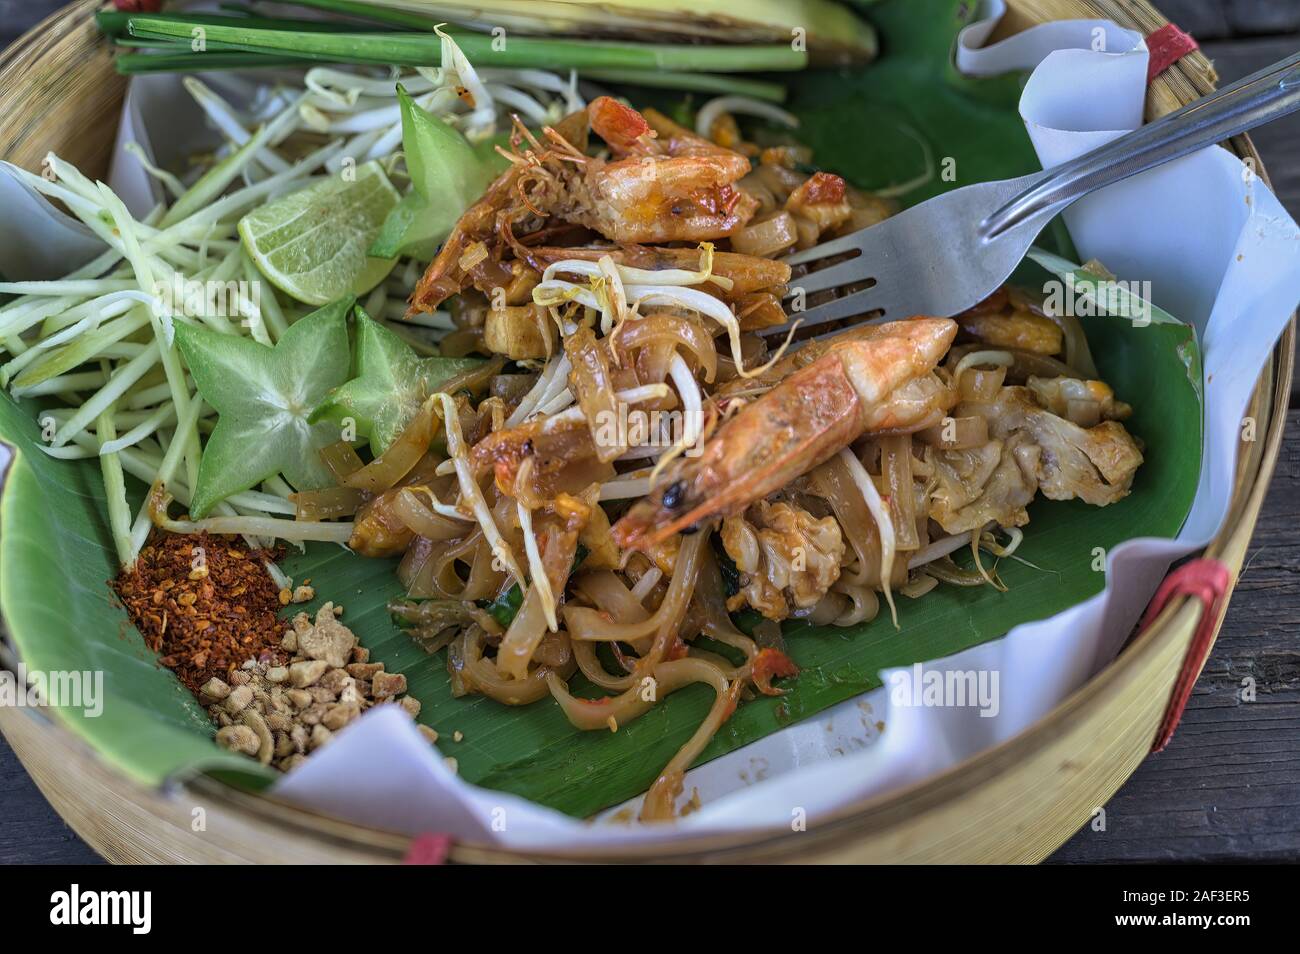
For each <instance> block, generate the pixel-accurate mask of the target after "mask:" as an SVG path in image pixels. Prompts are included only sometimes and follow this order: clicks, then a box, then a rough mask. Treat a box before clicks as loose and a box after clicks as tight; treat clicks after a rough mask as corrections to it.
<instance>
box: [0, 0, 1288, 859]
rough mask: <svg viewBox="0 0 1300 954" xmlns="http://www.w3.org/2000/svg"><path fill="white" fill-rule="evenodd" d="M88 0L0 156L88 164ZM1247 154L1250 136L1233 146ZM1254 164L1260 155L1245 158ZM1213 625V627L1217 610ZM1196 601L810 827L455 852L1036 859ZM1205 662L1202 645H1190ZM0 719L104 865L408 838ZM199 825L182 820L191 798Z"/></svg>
mask: <svg viewBox="0 0 1300 954" xmlns="http://www.w3.org/2000/svg"><path fill="white" fill-rule="evenodd" d="M97 6H98V3H97V2H96V0H78V2H75V3H71V4H69V5H68V6H67V7H66V8H64V9H63V10H62V11H61V12H59V13H57V14H55V15H54V16H52V17H50V18H49V19H47V20H46V21H45V22H43V23H41V24H40V25H39V26H37V27H36V28H35V29H33V30H32V31H31V32H29V33H27V34H26V35H25V36H23V37H22V38H20V39H19V40H18V41H17V42H16V43H14V44H13V45H12V46H11V47H9V49H8V50H6V51H4V53H3V54H0V117H3V118H4V121H3V125H2V126H0V157H3V158H5V159H8V160H10V161H12V162H15V163H18V164H20V165H23V166H25V167H27V168H37V167H39V164H40V161H41V158H42V157H43V156H44V155H45V153H46V152H47V151H49V150H51V149H53V150H55V151H57V152H58V153H59V154H60V155H61V156H63V157H64V158H65V159H68V160H70V161H72V162H74V163H76V164H77V165H78V166H79V167H80V168H82V169H84V170H86V171H87V172H88V173H91V174H96V173H98V174H100V175H102V174H103V172H104V170H105V169H106V167H107V163H108V158H109V155H110V152H111V149H112V144H113V137H114V132H115V130H116V126H117V117H118V113H119V110H120V107H121V101H122V96H123V93H124V91H125V86H126V83H125V79H124V78H123V77H120V76H118V75H117V74H116V73H115V72H114V70H113V68H112V63H111V59H110V53H109V49H108V46H107V44H106V43H104V42H103V41H102V40H101V39H100V38H99V36H98V34H97V32H96V30H95V26H94V22H93V19H92V17H93V13H94V10H95V8H96V7H97ZM1009 6H1010V7H1011V11H1010V14H1009V17H1008V20H1009V22H1008V23H1006V24H1004V26H1003V27H1002V32H1003V33H1006V32H1014V31H1015V30H1017V29H1021V28H1023V27H1026V26H1029V25H1031V24H1033V23H1037V22H1042V21H1044V20H1052V19H1074V18H1106V19H1110V20H1114V21H1115V22H1116V23H1118V24H1120V25H1121V26H1124V27H1128V28H1131V29H1136V30H1140V31H1141V32H1142V33H1143V34H1144V35H1147V34H1149V33H1151V31H1153V30H1155V29H1156V28H1158V27H1160V26H1163V25H1164V24H1165V22H1166V21H1165V19H1164V18H1163V17H1162V16H1161V15H1160V14H1159V13H1158V12H1157V11H1156V10H1155V9H1154V8H1153V7H1152V6H1151V5H1150V4H1148V3H1146V2H1144V0H1010V4H1009ZM1215 79H1216V77H1215V75H1214V71H1213V68H1212V67H1211V66H1210V63H1209V61H1208V60H1206V59H1205V57H1204V56H1202V55H1201V54H1200V53H1199V52H1197V53H1192V54H1190V55H1188V56H1186V57H1184V58H1183V59H1182V60H1180V61H1179V62H1178V63H1176V64H1175V65H1174V66H1173V67H1171V68H1170V69H1169V70H1166V71H1165V72H1164V73H1163V74H1162V75H1161V76H1160V77H1158V78H1157V79H1156V80H1155V82H1154V83H1153V84H1152V86H1151V89H1150V92H1149V95H1148V99H1147V113H1148V118H1153V117H1155V116H1160V115H1162V114H1164V113H1166V112H1169V111H1171V110H1173V109H1176V108H1177V107H1178V106H1180V105H1182V104H1183V103H1186V102H1187V101H1189V100H1191V99H1194V98H1196V97H1197V96H1200V95H1203V94H1204V93H1206V92H1209V91H1210V90H1211V89H1213V88H1214V83H1215ZM1230 145H1231V147H1232V148H1233V149H1234V150H1235V151H1236V152H1237V153H1238V154H1239V155H1241V156H1243V157H1253V158H1254V159H1255V160H1256V163H1257V164H1258V161H1259V157H1258V155H1257V154H1256V153H1255V151H1254V147H1253V146H1252V145H1251V143H1250V140H1249V138H1248V137H1245V136H1242V137H1239V138H1238V139H1236V140H1233V142H1232V143H1231V144H1230ZM1257 168H1259V169H1260V170H1261V172H1262V166H1259V165H1257ZM1294 341H1295V320H1294V317H1293V318H1292V322H1291V323H1290V324H1289V325H1288V327H1287V330H1286V332H1285V334H1284V335H1283V336H1282V339H1281V340H1280V341H1279V343H1278V345H1277V347H1276V349H1275V350H1274V352H1273V355H1272V357H1271V358H1270V360H1269V362H1268V363H1267V364H1266V365H1265V367H1264V369H1263V371H1262V373H1261V374H1260V378H1259V381H1258V384H1257V385H1256V388H1255V392H1254V396H1253V398H1252V402H1251V405H1250V407H1249V409H1248V410H1247V414H1249V415H1251V416H1253V417H1254V418H1255V420H1256V422H1257V425H1258V426H1257V434H1258V435H1259V439H1257V440H1256V441H1254V442H1250V443H1243V444H1242V445H1241V448H1240V455H1239V460H1238V465H1237V472H1236V480H1235V489H1234V494H1233V498H1232V503H1231V507H1230V511H1229V514H1228V518H1227V520H1226V521H1225V523H1224V527H1225V529H1224V531H1223V532H1222V533H1221V534H1220V535H1219V536H1218V537H1217V538H1216V539H1215V540H1214V541H1213V542H1212V543H1211V544H1210V545H1209V547H1207V548H1206V550H1205V552H1204V554H1203V555H1204V556H1205V557H1209V558H1212V559H1214V560H1217V561H1219V562H1221V563H1222V564H1223V565H1224V566H1226V567H1227V568H1228V570H1229V571H1230V573H1231V574H1232V580H1231V582H1232V584H1235V582H1236V574H1237V572H1238V571H1239V570H1240V568H1241V563H1242V559H1243V556H1244V554H1245V551H1246V546H1247V544H1248V543H1249V541H1250V537H1251V533H1252V531H1253V529H1254V526H1255V520H1256V518H1257V517H1258V515H1259V510H1260V506H1261V504H1262V503H1263V499H1264V494H1265V491H1266V490H1267V488H1268V483H1269V479H1270V478H1271V476H1272V473H1273V466H1274V463H1275V462H1276V460H1277V455H1278V449H1279V446H1280V444H1281V439H1282V428H1283V425H1284V423H1285V416H1286V402H1287V395H1288V393H1289V391H1290V382H1291V370H1292V369H1291V366H1292V355H1293V351H1294ZM1225 606H1226V600H1225V601H1223V606H1220V607H1219V610H1218V618H1216V619H1215V620H1214V621H1213V626H1214V631H1215V632H1216V633H1217V630H1218V626H1219V624H1220V623H1221V622H1222V610H1223V608H1224V607H1225ZM1202 612H1203V610H1202V605H1201V603H1200V602H1199V601H1197V600H1191V599H1187V598H1185V597H1182V596H1176V597H1175V598H1174V599H1172V600H1171V601H1170V602H1169V603H1168V604H1167V605H1166V607H1165V608H1164V610H1163V611H1162V612H1161V613H1160V614H1159V616H1158V617H1157V618H1156V619H1155V621H1154V623H1153V624H1152V625H1150V626H1148V627H1147V628H1146V629H1145V630H1144V631H1143V632H1142V633H1141V634H1140V635H1139V636H1137V637H1136V638H1135V639H1133V640H1132V641H1131V642H1130V644H1129V645H1128V647H1127V648H1126V649H1125V650H1124V652H1123V653H1122V654H1121V655H1120V656H1119V657H1118V658H1117V659H1116V660H1115V661H1114V662H1112V663H1111V664H1110V665H1109V666H1108V667H1106V669H1104V670H1103V671H1102V672H1101V673H1099V674H1098V675H1097V676H1096V677H1095V678H1093V679H1092V680H1091V681H1090V682H1089V683H1087V684H1086V685H1085V686H1083V687H1082V688H1081V689H1079V690H1078V691H1077V692H1075V693H1074V694H1073V695H1072V696H1070V697H1069V698H1068V699H1066V700H1065V701H1064V702H1062V703H1061V704H1060V705H1059V706H1057V707H1056V709H1055V710H1053V711H1052V712H1051V713H1050V714H1049V715H1047V716H1046V717H1045V718H1043V719H1042V720H1041V721H1040V722H1038V723H1037V724H1036V725H1035V726H1034V727H1032V728H1031V729H1029V730H1027V731H1026V732H1024V733H1022V734H1021V735H1020V736H1018V737H1016V738H1014V739H1012V740H1010V741H1008V742H1006V743H1004V744H1003V745H1000V746H998V747H997V748H995V749H992V750H990V751H987V752H985V753H983V754H981V755H979V756H977V757H975V758H973V759H970V760H968V761H967V762H965V763H963V764H961V765H958V766H956V767H954V768H953V769H951V770H949V771H947V772H945V773H943V774H941V775H939V776H936V777H933V778H930V779H928V780H926V781H925V782H922V783H920V784H917V785H914V786H911V787H910V788H908V789H906V790H904V791H900V792H894V793H891V794H889V795H887V796H885V797H879V798H873V799H869V800H866V801H863V802H861V803H859V804H855V805H852V806H849V807H848V808H846V809H845V810H844V811H843V812H841V813H840V814H839V815H837V816H836V817H834V818H831V819H826V820H823V821H821V822H819V823H818V824H817V825H815V826H813V827H812V828H810V829H809V830H808V831H806V832H799V833H793V832H791V833H785V834H780V833H778V834H775V835H774V834H743V833H742V834H735V835H729V836H715V837H706V838H699V839H696V840H694V841H692V842H689V843H686V844H681V843H679V844H675V845H673V846H672V847H671V849H665V848H662V847H654V846H645V847H639V848H635V849H621V850H620V851H617V852H605V853H600V854H596V853H592V852H589V851H587V852H582V853H579V852H573V853H567V854H565V853H557V854H550V855H541V854H535V853H533V854H524V853H513V852H507V851H502V850H498V849H492V848H484V847H476V846H471V845H454V846H452V848H451V853H450V859H451V860H452V861H463V862H494V863H504V862H547V861H561V862H562V861H592V860H607V861H664V862H720V861H722V862H736V861H743V862H784V861H791V862H950V863H972V862H1036V861H1040V860H1042V859H1043V858H1045V857H1047V856H1048V855H1049V854H1051V853H1052V852H1053V851H1054V850H1055V849H1056V848H1057V847H1059V846H1060V845H1061V844H1062V843H1063V842H1064V841H1065V840H1066V839H1067V838H1068V837H1069V836H1070V835H1071V834H1073V833H1074V832H1075V831H1076V830H1077V829H1078V828H1079V827H1080V826H1081V825H1083V824H1084V823H1085V822H1087V821H1088V820H1089V819H1090V818H1091V817H1092V815H1093V812H1094V811H1095V809H1096V808H1097V807H1098V806H1101V805H1104V804H1105V803H1106V802H1107V801H1108V800H1109V799H1110V797H1111V796H1112V795H1113V794H1114V793H1115V791H1116V790H1117V789H1118V788H1119V787H1120V785H1122V784H1123V782H1124V781H1125V779H1127V778H1128V777H1129V775H1130V774H1131V773H1132V772H1133V770H1134V769H1136V768H1137V766H1138V764H1139V763H1140V762H1141V761H1142V759H1143V758H1144V757H1145V756H1146V755H1147V753H1148V752H1149V751H1150V749H1151V747H1152V743H1153V740H1155V738H1156V737H1157V734H1158V732H1159V729H1160V725H1161V722H1162V719H1163V717H1164V715H1165V712H1166V710H1167V708H1168V707H1169V701H1170V698H1171V695H1172V693H1173V691H1174V684H1175V681H1176V679H1177V677H1178V674H1179V672H1180V670H1181V669H1182V667H1183V663H1184V660H1185V658H1186V657H1187V656H1188V650H1189V647H1190V646H1191V644H1192V640H1193V635H1194V633H1195V631H1196V629H1197V627H1198V624H1199V623H1200V622H1201V615H1202ZM1202 658H1203V657H1202ZM0 731H3V733H4V735H5V737H6V738H7V739H8V740H9V743H10V745H12V746H13V748H14V751H15V752H16V753H17V754H18V757H19V758H20V759H21V760H22V762H23V764H24V765H25V766H26V768H27V770H28V772H30V773H31V776H32V778H34V779H35V780H36V784H37V785H38V786H39V787H40V789H41V791H42V792H44V794H45V796H46V797H47V798H48V799H49V800H50V802H51V803H52V804H53V805H54V807H55V808H56V809H57V810H58V811H59V813H60V814H61V815H62V816H63V817H64V818H65V819H66V820H67V822H68V823H69V824H70V825H71V826H72V827H73V828H74V829H75V830H76V831H77V833H78V834H79V835H81V837H82V838H84V839H85V840H86V841H87V842H89V843H90V844H91V845H92V846H93V847H94V848H95V849H96V850H97V851H99V852H100V853H101V854H102V855H104V857H106V858H107V859H109V860H110V861H114V862H199V863H215V862H290V863H349V862H396V861H400V860H402V859H403V857H405V855H406V853H407V850H408V848H409V845H410V842H409V839H407V838H405V837H403V836H400V835H395V834H392V833H390V832H383V831H377V830H374V829H371V828H366V827H362V826H358V825H352V824H348V823H344V822H339V821H336V820H333V819H330V818H325V817H322V816H319V815H315V814H312V813H309V812H305V811H302V810H300V809H297V808H294V807H292V806H289V805H286V804H283V803H279V802H276V801H274V800H272V799H269V798H266V797H262V796H256V795H251V794H248V793H246V792H243V791H239V790H236V789H234V788H231V787H228V786H225V785H222V784H220V783H218V782H215V781H213V780H211V779H199V780H196V781H193V782H189V783H184V784H180V785H177V786H175V787H172V788H170V789H168V790H165V791H159V790H154V789H145V788H141V787H139V786H137V785H135V784H134V783H132V782H130V781H128V780H127V779H125V778H124V777H122V776H120V775H118V774H116V773H115V772H114V771H113V770H112V769H110V768H109V767H107V766H106V765H105V764H104V763H103V762H101V761H100V760H99V759H98V758H97V757H96V756H95V754H94V753H93V752H92V751H90V750H89V749H88V747H87V746H86V745H85V744H84V743H82V742H81V741H80V740H79V739H77V738H76V737H74V736H73V735H72V734H71V733H70V732H69V731H68V730H66V729H65V728H63V727H62V726H61V725H59V724H57V723H56V722H54V721H51V719H50V718H49V717H48V716H47V715H45V714H43V713H41V712H39V711H36V710H32V709H26V708H0ZM197 807H201V808H203V809H204V811H205V812H206V820H207V824H206V830H205V831H203V832H194V831H192V830H191V820H192V818H193V814H192V813H193V811H194V809H195V808H197Z"/></svg>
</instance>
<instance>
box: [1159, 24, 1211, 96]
mask: <svg viewBox="0 0 1300 954" xmlns="http://www.w3.org/2000/svg"><path fill="white" fill-rule="evenodd" d="M1147 49H1148V50H1150V51H1151V58H1150V59H1149V60H1148V61H1147V82H1148V83H1150V82H1151V81H1152V80H1153V79H1155V78H1156V77H1157V76H1159V75H1160V74H1161V73H1163V72H1164V71H1165V70H1167V69H1169V67H1171V66H1173V65H1174V64H1175V63H1177V62H1178V61H1179V60H1181V59H1182V58H1183V57H1184V56H1186V55H1187V54H1188V53H1190V52H1192V50H1199V49H1200V47H1199V46H1197V44H1196V41H1195V40H1194V39H1192V35H1191V34H1190V33H1184V32H1183V31H1182V30H1180V29H1178V27H1176V26H1174V25H1173V24H1172V23H1166V24H1165V25H1164V26H1162V27H1161V28H1160V29H1158V30H1155V31H1154V32H1152V34H1151V35H1150V36H1148V37H1147Z"/></svg>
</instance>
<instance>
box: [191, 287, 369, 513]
mask: <svg viewBox="0 0 1300 954" xmlns="http://www.w3.org/2000/svg"><path fill="white" fill-rule="evenodd" d="M352 305H353V299H351V298H344V299H341V300H340V301H337V302H335V303H334V304H332V305H327V306H326V307H324V308H321V309H319V310H317V311H314V312H312V313H311V314H310V315H307V316H306V317H305V318H301V319H299V320H298V321H297V322H295V323H294V324H292V325H290V326H289V330H288V331H286V332H285V333H284V336H283V337H281V339H280V340H279V342H278V343H277V344H276V345H275V347H274V348H268V347H267V346H266V345H263V344H258V343H257V342H256V341H252V340H250V339H248V338H241V337H236V336H235V335H226V334H221V333H219V332H216V331H210V330H209V329H207V328H199V327H195V326H194V325H187V324H179V323H178V324H177V325H176V343H177V346H178V347H179V348H180V350H181V354H182V355H183V356H184V357H185V363H186V364H187V365H188V366H189V369H190V374H192V375H193V376H194V383H195V385H196V386H197V387H198V389H199V393H200V394H201V395H202V396H203V399H204V400H205V401H207V402H208V404H210V405H211V406H212V407H213V408H215V409H216V411H217V413H218V414H219V415H220V417H219V418H218V420H217V426H216V428H215V429H214V430H213V432H212V436H211V437H209V438H208V443H207V446H206V447H205V448H204V451H203V459H202V462H201V463H200V464H199V479H198V486H197V487H196V488H195V489H194V495H193V499H192V500H191V502H190V513H191V515H192V516H194V517H195V518H198V517H202V516H204V515H205V514H207V512H208V511H209V510H211V509H212V507H213V506H214V505H215V504H216V503H218V502H219V501H221V500H224V499H225V498H226V497H229V496H230V495H231V494H236V493H239V492H240V491H244V490H248V489H249V488H250V487H254V486H256V485H257V484H259V483H261V482H262V481H263V480H266V479H268V478H270V477H274V476H275V475H276V474H283V475H284V477H285V479H286V480H288V481H289V483H291V484H292V485H293V486H294V487H295V488H296V489H298V490H309V489H312V488H316V487H324V486H328V485H329V484H332V483H333V482H334V479H333V476H332V475H331V474H330V472H329V470H328V469H327V468H326V467H325V464H324V463H323V462H322V461H321V459H320V455H319V453H318V452H319V450H320V448H322V447H325V446H326V445H328V444H332V443H334V442H336V441H337V440H338V439H339V429H338V427H337V426H335V425H332V424H312V423H311V422H310V421H309V420H308V418H309V416H310V414H311V412H312V410H313V409H314V408H315V407H316V406H317V405H318V404H320V402H321V401H322V400H323V399H324V397H325V395H326V393H327V392H328V391H329V390H330V389H331V388H334V387H337V386H338V385H340V384H342V383H343V381H344V380H346V378H347V376H348V367H349V365H350V363H351V362H350V360H349V355H348V332H347V316H348V312H349V311H350V310H351V309H352Z"/></svg>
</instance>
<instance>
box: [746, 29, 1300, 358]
mask: <svg viewBox="0 0 1300 954" xmlns="http://www.w3.org/2000/svg"><path fill="white" fill-rule="evenodd" d="M1297 108H1300V53H1297V54H1295V55H1293V56H1290V57H1287V58H1286V59H1284V60H1281V61H1280V62H1278V63H1275V64H1274V65H1272V66H1269V67H1265V68H1264V69H1262V70H1260V71H1259V72H1258V73H1254V74H1252V75H1250V76H1247V77H1246V78H1245V79H1243V80H1240V81H1238V82H1236V83H1233V84H1232V85H1231V86H1227V87H1225V88H1224V89H1222V90H1220V91H1219V92H1217V93H1215V94H1213V95H1212V96H1207V97H1205V98H1203V99H1200V100H1197V101H1196V102H1194V103H1189V104H1188V105H1186V106H1184V107H1183V108H1182V109H1179V110H1178V111H1177V112H1173V113H1170V114H1169V115H1167V116H1163V117H1161V118H1160V119H1158V120H1156V121H1155V122H1153V123H1149V124H1147V125H1145V126H1142V127H1141V128H1139V129H1137V130H1135V131H1133V132H1131V133H1128V134H1126V135H1123V136H1120V137H1119V138H1118V139H1115V140H1112V141H1111V142H1109V143H1107V144H1106V145H1104V146H1101V147H1100V148H1098V149H1094V150H1093V151H1092V152H1089V153H1086V154H1084V155H1082V156H1079V157H1078V158H1077V159H1073V160H1071V161H1069V162H1066V163H1064V164H1062V165H1059V166H1056V167H1055V168H1052V169H1048V170H1045V171H1042V172H1035V173H1032V174H1030V175H1027V176H1021V177H1019V178H1017V179H1005V180H1003V181H1000V182H982V183H979V184H977V185H971V186H965V187H963V188H960V189H954V190H953V191H951V192H948V193H945V194H944V195H940V196H936V197H935V198H933V199H930V200H928V201H926V202H922V203H921V204H920V205H916V206H913V207H912V208H910V209H907V210H906V211H904V212H901V213H899V214H898V215H896V216H893V217H892V218H889V219H886V220H885V221H883V222H881V223H879V224H878V225H873V226H870V227H868V228H865V229H862V230H860V231H857V232H853V233H851V234H849V235H845V236H841V237H840V238H836V239H832V240H831V241H829V242H824V243H822V244H821V245H816V246H814V247H812V248H810V249H806V250H804V251H802V252H796V253H795V254H793V255H790V256H789V257H787V258H786V259H785V261H786V262H788V263H789V264H791V265H800V264H807V263H812V262H816V261H819V260H821V259H823V258H827V257H829V256H832V255H843V254H845V253H847V252H853V251H856V252H858V253H859V254H858V255H857V257H855V258H852V259H849V260H847V261H843V262H839V263H836V264H834V265H830V266H829V267H826V268H822V269H820V270H817V271H811V272H809V273H808V274H807V275H803V276H801V277H799V278H796V279H794V280H793V281H792V282H791V284H790V291H789V294H788V295H787V299H789V298H790V297H791V296H799V295H800V293H801V292H802V293H803V294H804V295H810V294H812V293H814V292H820V291H826V290H830V289H836V290H840V291H843V286H845V285H852V284H860V283H863V282H867V283H869V287H867V288H865V289H861V290H858V291H855V292H851V293H847V294H842V296H841V297H839V298H836V299H834V300H832V301H828V302H826V303H824V304H820V305H817V306H815V307H813V308H809V309H807V310H806V311H802V312H799V311H795V312H794V313H793V314H792V316H791V317H792V319H795V320H798V322H799V327H800V329H804V328H814V327H817V326H819V325H824V324H827V323H828V322H832V321H840V320H842V319H845V318H851V317H853V316H856V315H864V314H868V313H872V312H878V313H879V314H877V315H875V316H874V317H872V318H870V319H869V321H871V322H879V321H892V320H896V319H899V318H906V317H908V316H911V315H933V316H936V317H949V316H951V315H955V314H958V313H959V312H962V311H965V310H966V309H967V308H970V307H971V306H973V305H975V304H977V303H978V302H980V301H983V300H984V299H985V298H987V297H988V296H989V295H991V294H992V293H993V292H995V291H996V290H997V289H998V288H999V287H1000V286H1001V285H1002V283H1003V282H1005V281H1006V280H1007V277H1008V276H1010V274H1011V272H1012V271H1013V270H1014V269H1015V268H1016V266H1017V265H1019V264H1020V262H1021V260H1022V259H1023V258H1024V255H1025V252H1027V251H1028V250H1029V247H1030V245H1031V244H1032V243H1033V241H1034V239H1035V238H1036V237H1037V236H1038V233H1039V232H1041V231H1042V230H1043V228H1044V227H1045V226H1046V225H1047V223H1048V222H1049V221H1051V219H1052V218H1053V217H1054V216H1056V215H1057V214H1058V213H1060V212H1061V211H1062V210H1063V209H1065V208H1066V207H1067V206H1068V205H1070V203H1072V202H1074V201H1075V200H1076V199H1079V198H1082V197H1083V196H1085V195H1088V194H1089V193H1091V192H1094V191H1096V190H1097V189H1101V188H1104V187H1105V186H1108V185H1111V184H1113V183H1116V182H1119V181H1120V180H1122V179H1127V178H1128V177H1129V176H1132V175H1136V174H1138V173H1139V172H1145V171H1146V170H1147V169H1150V168H1152V167H1154V166H1158V165H1161V164H1163V163H1166V162H1169V161H1171V160H1173V159H1178V158H1179V157H1181V156H1185V155H1187V154H1188V153H1191V152H1194V151H1196V150H1197V149H1202V148H1204V147H1206V146H1210V145H1213V144H1214V143H1217V142H1222V141H1223V140H1225V139H1229V138H1231V137H1232V136H1236V135H1238V134H1240V133H1243V132H1245V131H1246V130H1248V129H1253V128H1254V127H1256V126H1259V125H1261V124H1263V123H1267V122H1270V121H1271V120H1274V119H1277V118H1279V117H1281V116H1285V115H1287V114H1288V113H1290V112H1292V111H1294V110H1295V109H1297ZM798 301H800V299H799V298H797V297H796V298H795V302H796V303H797V302H798ZM787 307H790V305H789V303H788V304H787ZM793 323H794V322H793V321H790V322H786V323H785V324H782V325H778V326H775V327H771V328H764V329H763V330H762V331H760V332H758V333H759V334H760V335H764V336H769V335H778V334H779V335H784V334H785V333H786V332H787V331H788V330H789V329H790V327H791V326H792V325H793Z"/></svg>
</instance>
